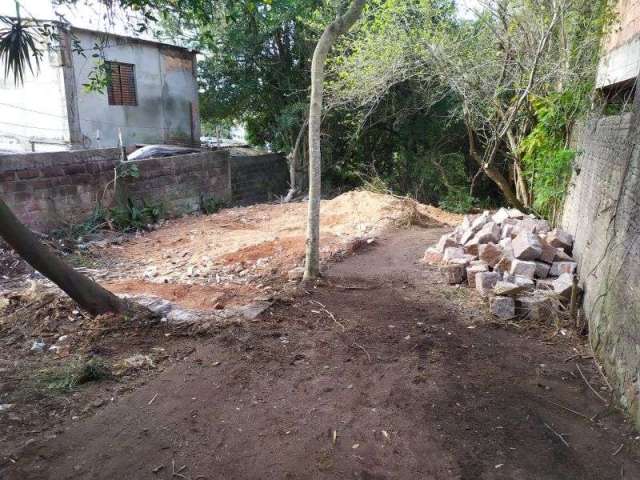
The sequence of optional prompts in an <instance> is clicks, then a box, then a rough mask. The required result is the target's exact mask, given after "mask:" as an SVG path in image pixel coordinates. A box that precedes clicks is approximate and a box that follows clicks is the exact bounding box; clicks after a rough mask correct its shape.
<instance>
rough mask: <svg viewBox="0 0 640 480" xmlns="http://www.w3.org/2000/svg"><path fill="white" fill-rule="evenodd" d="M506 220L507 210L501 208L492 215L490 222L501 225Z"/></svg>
mask: <svg viewBox="0 0 640 480" xmlns="http://www.w3.org/2000/svg"><path fill="white" fill-rule="evenodd" d="M507 218H509V210H507V209H506V208H501V209H499V210H498V211H497V212H496V213H494V214H493V216H492V217H491V220H493V221H494V222H495V223H497V224H499V225H501V224H502V222H504V221H505V220H506V219H507Z"/></svg>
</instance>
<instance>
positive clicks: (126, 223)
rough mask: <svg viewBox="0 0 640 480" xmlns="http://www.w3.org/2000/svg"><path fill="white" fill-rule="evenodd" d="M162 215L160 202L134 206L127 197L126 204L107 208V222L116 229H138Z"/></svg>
mask: <svg viewBox="0 0 640 480" xmlns="http://www.w3.org/2000/svg"><path fill="white" fill-rule="evenodd" d="M163 216H164V207H163V206H162V204H147V203H146V202H145V201H144V200H143V201H142V206H141V207H138V206H136V205H135V204H134V203H133V201H132V200H131V199H130V198H129V199H127V202H126V204H124V205H122V206H118V207H114V208H111V209H110V210H109V223H110V224H111V225H112V227H113V228H115V229H116V230H121V231H125V232H126V231H130V230H140V229H142V228H144V227H145V226H146V225H148V224H150V223H156V222H157V221H158V220H160V218H162V217H163Z"/></svg>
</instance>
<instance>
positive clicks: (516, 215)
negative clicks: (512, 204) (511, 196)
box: [509, 208, 524, 219]
mask: <svg viewBox="0 0 640 480" xmlns="http://www.w3.org/2000/svg"><path fill="white" fill-rule="evenodd" d="M509 218H518V219H520V218H524V213H522V212H521V211H520V210H518V209H517V208H511V209H509Z"/></svg>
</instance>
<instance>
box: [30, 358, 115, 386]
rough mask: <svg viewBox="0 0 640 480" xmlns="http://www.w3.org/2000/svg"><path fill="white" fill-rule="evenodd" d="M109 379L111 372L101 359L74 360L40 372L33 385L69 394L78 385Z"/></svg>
mask: <svg viewBox="0 0 640 480" xmlns="http://www.w3.org/2000/svg"><path fill="white" fill-rule="evenodd" d="M110 377H111V370H110V368H109V366H108V364H107V363H106V362H105V361H104V360H102V359H101V358H99V357H92V358H88V359H86V358H76V359H74V360H72V361H70V362H68V363H66V364H64V365H62V366H59V367H55V368H48V369H44V370H40V371H39V372H37V373H36V375H35V383H36V385H37V387H39V388H41V389H45V390H48V391H52V392H56V393H69V392H71V391H73V390H75V389H76V388H78V387H79V386H80V385H84V384H86V383H89V382H98V381H101V380H105V379H108V378H110Z"/></svg>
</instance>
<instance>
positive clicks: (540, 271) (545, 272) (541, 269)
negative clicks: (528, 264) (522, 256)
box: [535, 262, 551, 278]
mask: <svg viewBox="0 0 640 480" xmlns="http://www.w3.org/2000/svg"><path fill="white" fill-rule="evenodd" d="M549 270H551V267H550V266H549V265H547V264H546V263H544V262H536V274H535V277H536V278H547V277H548V276H549Z"/></svg>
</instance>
